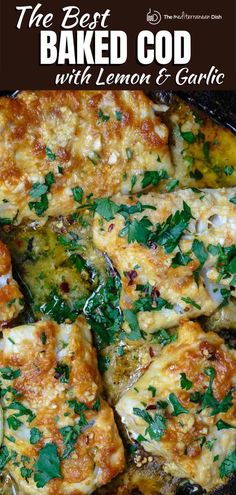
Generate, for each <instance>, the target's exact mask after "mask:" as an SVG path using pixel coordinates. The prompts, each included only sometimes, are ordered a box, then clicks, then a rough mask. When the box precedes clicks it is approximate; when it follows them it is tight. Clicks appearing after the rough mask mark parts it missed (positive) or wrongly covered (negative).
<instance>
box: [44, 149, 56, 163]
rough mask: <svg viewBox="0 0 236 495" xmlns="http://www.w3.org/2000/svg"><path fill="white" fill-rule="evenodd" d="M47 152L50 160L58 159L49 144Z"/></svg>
mask: <svg viewBox="0 0 236 495" xmlns="http://www.w3.org/2000/svg"><path fill="white" fill-rule="evenodd" d="M45 152H46V155H47V157H48V159H49V160H51V161H55V160H56V155H55V153H53V152H52V150H51V149H50V148H49V147H48V146H46V148H45Z"/></svg>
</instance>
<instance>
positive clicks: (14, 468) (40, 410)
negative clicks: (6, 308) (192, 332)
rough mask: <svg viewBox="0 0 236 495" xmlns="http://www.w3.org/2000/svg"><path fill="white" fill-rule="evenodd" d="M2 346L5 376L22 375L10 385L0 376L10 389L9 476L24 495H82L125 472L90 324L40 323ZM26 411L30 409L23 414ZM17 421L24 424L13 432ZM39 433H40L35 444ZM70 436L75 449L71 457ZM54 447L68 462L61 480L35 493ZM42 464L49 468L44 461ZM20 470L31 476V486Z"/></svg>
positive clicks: (10, 335) (9, 335) (8, 336)
mask: <svg viewBox="0 0 236 495" xmlns="http://www.w3.org/2000/svg"><path fill="white" fill-rule="evenodd" d="M3 344H4V345H3V351H2V355H1V368H0V373H1V370H2V369H3V370H4V369H6V368H7V369H9V368H10V370H14V371H15V372H16V375H17V376H15V375H14V376H11V377H10V378H9V375H8V379H6V376H5V375H4V372H2V376H3V380H2V381H3V385H2V388H3V389H5V388H6V387H10V388H8V390H7V392H6V394H5V395H4V399H3V406H4V408H5V432H4V433H5V436H4V445H5V446H6V447H7V449H8V451H9V456H10V457H11V460H10V461H9V463H8V464H7V469H8V471H9V472H10V474H11V475H12V477H13V479H14V480H15V481H16V483H17V485H18V486H19V489H20V490H22V491H23V493H28V494H38V493H41V494H48V495H60V494H61V495H62V494H63V495H65V494H71V495H72V494H73V495H80V494H89V493H91V492H93V491H94V490H95V489H96V488H97V487H98V486H101V485H103V484H106V483H108V482H109V481H110V480H111V479H112V478H113V477H114V476H115V475H116V474H118V473H119V472H120V471H121V470H122V469H123V467H124V452H123V446H122V442H121V439H120V437H119V434H118V431H117V427H116V424H115V422H114V417H113V412H112V410H111V408H110V407H109V406H108V404H107V403H106V402H105V401H104V400H103V399H100V392H101V383H100V377H99V373H98V369H97V360H96V353H95V350H94V349H93V347H92V344H91V334H90V329H89V327H88V325H87V323H86V322H85V320H84V318H83V317H79V318H78V320H77V322H76V323H74V324H73V325H67V324H62V325H60V326H59V325H57V324H56V323H53V322H39V323H35V324H33V325H24V326H21V327H16V328H13V329H10V330H6V331H5V332H4V343H3ZM17 370H19V371H18V372H17ZM16 402H17V404H18V405H17V406H16V405H15V406H14V404H15V403H16ZM19 403H20V406H19ZM75 404H77V406H75ZM22 405H23V406H25V407H26V408H27V409H26V411H23V413H22ZM19 407H20V409H19ZM27 411H28V412H27ZM14 415H15V416H14ZM13 416H14V417H15V418H17V419H18V420H20V422H21V424H20V425H16V427H14V421H15V420H14V418H13V419H12V417H13ZM12 421H13V424H12ZM65 427H67V429H68V434H67V431H66V430H65ZM33 428H34V429H35V428H37V429H38V431H39V432H40V435H39V436H40V438H39V439H38V441H37V442H36V443H35V442H33V441H32V438H31V435H32V429H33ZM63 428H64V430H63ZM72 428H77V430H76V431H75V430H72ZM34 431H35V430H34ZM63 431H64V435H63ZM71 435H72V438H73V436H74V441H73V442H72V449H71V451H69V453H67V454H66V449H67V448H68V447H70V446H71V444H70V442H69V439H70V436H71ZM66 438H67V440H66ZM68 442H69V443H68ZM48 444H53V445H54V448H55V446H56V450H57V455H58V456H59V458H61V459H62V460H61V461H60V477H59V478H55V479H51V480H49V481H48V482H47V483H46V484H44V486H42V485H41V487H40V486H39V487H37V486H36V481H37V480H36V479H35V478H34V477H35V472H36V471H37V468H36V467H35V462H37V459H38V458H39V456H40V451H41V450H42V448H45V447H47V445H48ZM13 451H14V452H15V453H16V454H13ZM12 456H13V457H12ZM22 456H25V457H22ZM50 461H51V462H53V459H50ZM54 461H55V458H54ZM44 462H45V466H47V460H46V459H45V457H44ZM45 466H44V469H46V468H45ZM22 467H24V468H27V469H30V470H32V472H31V473H30V476H28V479H25V478H24V477H23V476H22V471H21V469H22ZM23 474H24V472H23ZM54 474H55V472H54ZM26 477H27V476H26Z"/></svg>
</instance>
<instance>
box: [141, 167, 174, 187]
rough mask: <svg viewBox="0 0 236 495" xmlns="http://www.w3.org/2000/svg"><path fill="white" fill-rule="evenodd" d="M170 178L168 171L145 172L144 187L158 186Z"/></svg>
mask: <svg viewBox="0 0 236 495" xmlns="http://www.w3.org/2000/svg"><path fill="white" fill-rule="evenodd" d="M168 178H169V176H168V174H167V172H166V170H164V169H161V170H148V171H146V172H144V174H143V179H142V187H143V188H145V187H148V186H150V185H152V186H157V185H158V184H159V182H160V181H161V180H162V179H168Z"/></svg>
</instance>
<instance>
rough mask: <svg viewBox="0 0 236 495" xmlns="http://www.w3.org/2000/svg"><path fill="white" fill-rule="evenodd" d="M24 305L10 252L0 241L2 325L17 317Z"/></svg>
mask: <svg viewBox="0 0 236 495" xmlns="http://www.w3.org/2000/svg"><path fill="white" fill-rule="evenodd" d="M23 306H24V300H23V297H22V294H21V292H20V289H19V287H18V285H17V283H16V281H15V280H14V279H13V277H12V266H11V257H10V253H9V251H8V249H7V247H6V246H5V245H4V244H3V242H2V241H0V325H1V324H3V323H6V322H8V321H10V320H12V319H13V318H16V317H17V315H18V314H19V313H20V311H22V309H23Z"/></svg>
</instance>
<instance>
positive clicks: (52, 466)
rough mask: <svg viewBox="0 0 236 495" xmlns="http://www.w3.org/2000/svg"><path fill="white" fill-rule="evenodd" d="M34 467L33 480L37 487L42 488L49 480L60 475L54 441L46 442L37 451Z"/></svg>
mask: <svg viewBox="0 0 236 495" xmlns="http://www.w3.org/2000/svg"><path fill="white" fill-rule="evenodd" d="M34 468H35V473H34V481H35V483H36V486H37V488H43V487H44V486H45V485H46V484H47V483H48V482H49V481H50V480H52V479H54V478H61V477H62V476H61V467H60V459H59V456H58V452H57V446H56V445H55V444H54V443H47V444H46V445H45V446H44V447H43V448H42V449H41V450H40V451H39V456H38V459H37V461H36V462H35V465H34Z"/></svg>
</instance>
